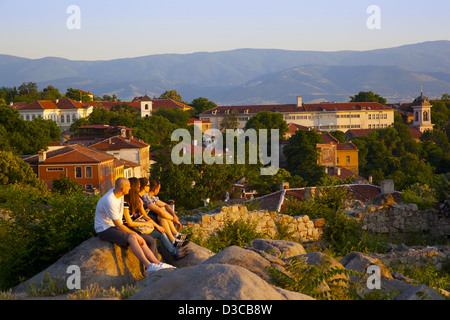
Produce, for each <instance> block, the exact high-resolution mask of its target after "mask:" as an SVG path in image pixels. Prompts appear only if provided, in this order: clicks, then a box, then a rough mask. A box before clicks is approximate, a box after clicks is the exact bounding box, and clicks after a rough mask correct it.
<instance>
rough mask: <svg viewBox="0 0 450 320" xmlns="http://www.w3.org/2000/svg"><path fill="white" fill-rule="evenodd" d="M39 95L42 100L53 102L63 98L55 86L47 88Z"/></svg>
mask: <svg viewBox="0 0 450 320" xmlns="http://www.w3.org/2000/svg"><path fill="white" fill-rule="evenodd" d="M39 95H40V99H41V100H51V101H53V100H56V99H60V98H62V94H61V93H59V90H58V89H57V88H55V87H53V86H47V88H44V89H43V90H42V92H40V94H39Z"/></svg>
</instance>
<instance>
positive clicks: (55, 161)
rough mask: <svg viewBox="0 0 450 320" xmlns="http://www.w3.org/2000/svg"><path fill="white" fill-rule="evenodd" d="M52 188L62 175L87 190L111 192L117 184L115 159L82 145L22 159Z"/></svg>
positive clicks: (42, 151)
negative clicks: (114, 184) (115, 183)
mask: <svg viewBox="0 0 450 320" xmlns="http://www.w3.org/2000/svg"><path fill="white" fill-rule="evenodd" d="M23 160H24V161H25V162H26V163H28V164H29V165H30V166H31V168H32V169H33V171H34V172H35V173H36V174H37V176H38V178H39V179H40V180H42V181H44V182H45V183H46V184H47V186H48V187H49V188H50V189H51V188H52V185H53V180H54V179H56V180H59V179H60V177H61V175H64V176H66V177H69V178H71V179H72V180H74V181H75V182H78V183H79V184H80V185H81V186H82V187H83V188H85V189H86V190H87V191H93V190H94V189H97V190H99V191H100V192H101V193H104V192H106V191H108V190H109V189H110V188H112V186H113V181H114V156H112V155H110V154H107V153H104V152H101V151H98V150H95V149H92V148H89V147H85V146H81V145H70V146H69V145H66V146H63V147H61V148H58V149H55V150H53V151H48V152H47V151H44V150H41V151H40V152H39V154H38V155H34V156H30V157H27V158H24V159H23Z"/></svg>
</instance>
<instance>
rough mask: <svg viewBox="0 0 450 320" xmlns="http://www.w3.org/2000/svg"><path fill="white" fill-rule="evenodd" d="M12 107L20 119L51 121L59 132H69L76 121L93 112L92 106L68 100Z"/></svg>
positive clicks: (44, 101) (35, 102) (18, 104)
mask: <svg viewBox="0 0 450 320" xmlns="http://www.w3.org/2000/svg"><path fill="white" fill-rule="evenodd" d="M12 106H13V108H15V109H16V110H17V111H19V114H20V116H21V117H22V119H24V120H29V121H31V120H33V119H35V118H39V117H40V118H42V119H45V120H53V121H55V122H56V123H57V124H58V126H59V127H60V128H61V131H66V130H69V129H70V126H71V125H72V124H73V123H74V122H75V121H76V120H77V119H80V118H85V117H87V116H89V115H90V114H91V112H92V110H93V107H92V106H89V105H84V104H82V103H80V102H78V101H75V100H72V99H68V98H62V99H57V100H55V101H48V100H38V101H34V102H31V103H23V102H18V103H14V104H13V105H12Z"/></svg>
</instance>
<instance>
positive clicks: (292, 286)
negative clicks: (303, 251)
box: [268, 257, 359, 300]
mask: <svg viewBox="0 0 450 320" xmlns="http://www.w3.org/2000/svg"><path fill="white" fill-rule="evenodd" d="M328 266H329V262H327V261H325V262H323V263H322V264H321V265H320V266H314V265H307V264H306V263H305V261H304V260H303V259H302V258H301V257H294V258H292V259H291V260H290V261H289V263H288V265H287V266H286V268H285V270H286V273H284V272H282V271H279V270H278V269H276V268H274V267H269V268H268V273H269V275H270V278H271V280H272V281H273V283H274V285H276V286H277V287H280V288H283V289H286V290H290V291H295V292H300V293H303V294H306V295H309V296H311V297H313V298H316V299H328V300H334V299H347V298H348V297H350V296H352V295H353V294H351V293H350V290H353V287H352V286H350V285H349V280H348V276H350V275H354V276H358V275H359V274H358V273H357V272H355V271H352V270H349V269H345V268H339V267H333V268H328ZM325 284H326V285H328V288H327V287H326V286H325Z"/></svg>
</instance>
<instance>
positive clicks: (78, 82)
mask: <svg viewBox="0 0 450 320" xmlns="http://www.w3.org/2000/svg"><path fill="white" fill-rule="evenodd" d="M29 81H31V82H36V83H37V84H38V87H39V89H41V90H42V89H43V88H45V87H46V86H48V85H52V86H54V87H56V88H58V89H59V90H60V92H65V91H66V90H67V88H69V87H72V88H77V89H82V90H86V91H90V92H92V93H94V94H95V95H97V96H100V97H101V96H102V95H104V94H109V95H112V94H116V95H117V96H118V97H119V99H121V100H123V101H129V100H131V99H132V98H133V97H136V96H141V95H144V94H147V95H149V96H150V97H153V96H156V97H158V96H159V95H161V93H163V92H164V91H165V90H177V91H178V93H179V94H180V95H181V96H182V97H183V99H184V100H185V101H188V102H189V101H192V100H193V99H195V98H198V97H206V98H208V99H210V100H212V101H214V102H216V103H217V104H220V105H227V104H228V105H229V104H264V103H296V96H302V97H303V101H304V102H313V101H337V102H344V101H348V100H349V96H351V95H354V94H357V93H358V92H359V91H373V92H375V93H378V94H380V95H381V96H383V97H385V98H386V99H387V100H388V101H389V102H400V101H404V102H408V101H412V99H414V98H415V97H417V96H418V95H419V94H420V88H421V86H423V88H424V89H423V91H424V94H425V95H427V96H428V97H430V98H438V97H441V96H442V94H444V93H450V41H432V42H423V43H418V44H411V45H404V46H399V47H394V48H386V49H377V50H369V51H336V52H323V51H290V50H278V49H237V50H230V51H221V52H197V53H192V54H159V55H149V56H144V57H136V58H124V59H114V60H99V61H77V60H67V59H63V58H56V57H46V58H41V59H27V58H20V57H15V56H10V55H0V86H5V87H13V86H19V85H20V84H22V83H23V82H29Z"/></svg>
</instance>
